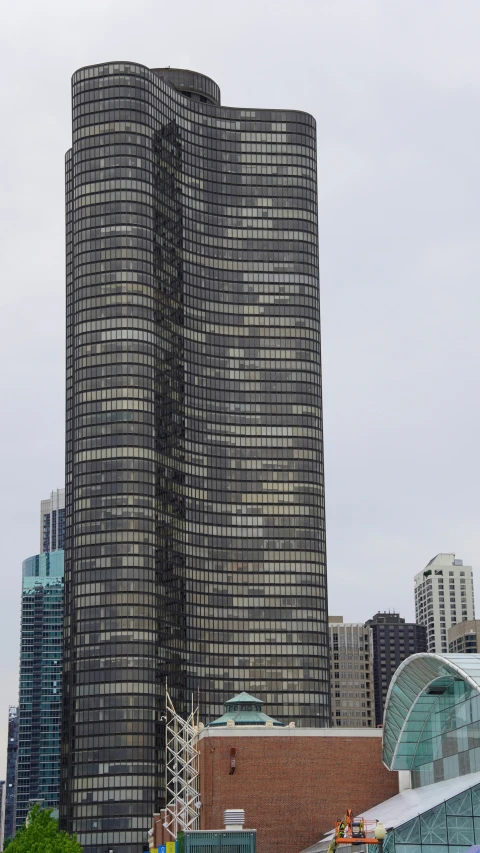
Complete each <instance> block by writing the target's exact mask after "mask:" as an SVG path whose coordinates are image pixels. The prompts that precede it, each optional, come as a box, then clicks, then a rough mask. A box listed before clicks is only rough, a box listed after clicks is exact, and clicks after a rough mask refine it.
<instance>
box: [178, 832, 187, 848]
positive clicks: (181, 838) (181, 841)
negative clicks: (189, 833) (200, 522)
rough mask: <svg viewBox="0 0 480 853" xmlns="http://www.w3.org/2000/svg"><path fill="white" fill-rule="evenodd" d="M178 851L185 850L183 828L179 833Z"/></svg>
mask: <svg viewBox="0 0 480 853" xmlns="http://www.w3.org/2000/svg"><path fill="white" fill-rule="evenodd" d="M177 851H178V853H184V851H185V833H184V832H183V831H182V830H180V832H179V833H178V835H177Z"/></svg>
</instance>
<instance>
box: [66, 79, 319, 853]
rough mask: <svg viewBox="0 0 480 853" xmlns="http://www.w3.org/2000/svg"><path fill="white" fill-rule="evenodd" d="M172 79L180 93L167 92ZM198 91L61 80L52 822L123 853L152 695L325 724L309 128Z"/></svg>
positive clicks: (150, 756) (156, 720)
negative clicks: (246, 700) (62, 349)
mask: <svg viewBox="0 0 480 853" xmlns="http://www.w3.org/2000/svg"><path fill="white" fill-rule="evenodd" d="M174 86H176V87H177V89H179V90H181V91H177V90H176V89H175V88H174ZM219 97H220V93H219V90H218V87H217V86H216V84H214V83H213V81H211V80H209V78H205V77H203V75H198V74H195V73H193V72H185V71H181V70H178V69H156V70H149V69H147V68H145V67H144V66H141V65H136V64H131V63H130V64H129V63H118V64H117V63H111V64H107V65H99V66H94V67H89V68H84V69H81V70H80V71H78V72H77V73H76V74H75V75H74V78H73V145H72V149H71V151H70V152H69V153H68V155H67V184H66V186H67V451H66V453H67V459H66V463H67V464H66V467H67V471H66V477H67V480H66V575H65V584H66V613H65V650H64V661H65V670H64V673H65V677H64V727H63V731H64V736H63V753H62V791H61V820H62V823H63V825H64V826H65V828H67V829H69V830H70V831H75V832H77V834H78V837H79V840H80V842H81V843H82V845H83V846H84V849H85V850H86V851H88V853H103V851H104V849H105V848H106V847H107V846H112V847H114V849H115V853H118V851H120V850H121V851H124V853H127V851H128V853H130V851H132V853H133V851H134V850H135V851H137V850H138V845H139V844H140V843H142V842H143V841H144V839H145V828H146V827H148V825H149V818H150V817H151V814H152V813H153V811H154V810H157V809H158V808H159V807H160V806H161V804H162V786H163V776H162V762H163V751H162V750H163V746H162V744H163V733H162V723H161V719H160V718H161V715H162V713H163V711H162V708H163V692H164V683H165V678H166V677H168V685H169V692H170V694H171V695H172V697H173V698H174V701H175V705H176V707H177V708H179V709H181V708H182V703H187V702H189V701H190V695H191V693H192V692H193V693H194V695H195V696H196V695H197V691H198V692H199V696H200V705H201V714H202V717H203V718H204V719H214V718H215V717H218V716H219V715H220V714H221V712H222V706H223V702H224V701H225V697H226V696H229V695H232V694H233V693H236V692H240V691H241V690H243V689H248V690H251V691H252V693H254V694H260V696H261V698H262V699H264V700H265V701H266V702H267V703H268V707H269V709H270V710H271V712H272V715H273V716H275V717H276V718H279V719H281V720H282V719H283V720H285V721H289V720H295V721H296V723H297V725H329V719H330V714H329V699H328V667H327V660H328V658H327V633H326V568H325V525H324V485H323V439H322V408H321V407H322V403H321V367H320V315H319V282H318V235H317V181H316V131H315V122H314V120H313V118H312V117H311V116H309V115H307V114H305V113H301V112H293V111H290V112H289V111H272V110H250V109H241V110H240V109H233V108H226V107H221V106H219Z"/></svg>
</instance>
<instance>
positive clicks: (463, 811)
mask: <svg viewBox="0 0 480 853" xmlns="http://www.w3.org/2000/svg"><path fill="white" fill-rule="evenodd" d="M479 815H480V785H475V786H473V787H472V788H469V789H467V790H466V791H462V793H461V794H457V795H456V796H455V797H450V798H449V799H447V800H445V802H443V803H440V805H438V806H435V808H433V809H429V810H428V811H425V812H422V813H421V814H419V815H418V816H417V817H415V818H413V820H409V821H407V822H406V823H404V824H401V825H400V826H397V827H395V829H394V830H392V831H391V832H389V833H388V834H387V837H386V839H385V843H384V846H383V849H384V851H385V853H468V851H469V850H470V848H471V847H472V845H473V844H480V817H479Z"/></svg>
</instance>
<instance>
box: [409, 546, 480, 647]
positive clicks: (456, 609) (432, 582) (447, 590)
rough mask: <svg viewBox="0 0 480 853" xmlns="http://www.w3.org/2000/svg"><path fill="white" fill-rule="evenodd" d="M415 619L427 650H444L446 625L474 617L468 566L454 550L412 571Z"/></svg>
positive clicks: (470, 570)
mask: <svg viewBox="0 0 480 853" xmlns="http://www.w3.org/2000/svg"><path fill="white" fill-rule="evenodd" d="M415 619H416V620H417V622H418V624H419V625H425V628H426V629H427V651H429V652H441V653H446V652H448V639H447V632H448V629H449V628H451V627H452V625H456V624H457V623H458V622H463V621H465V620H467V619H468V620H471V619H475V603H474V597H473V573H472V567H471V566H464V565H463V561H462V560H456V559H455V554H437V556H436V557H434V558H433V559H432V560H430V562H429V563H428V564H427V565H426V567H425V568H424V570H423V571H422V572H419V573H418V574H417V575H415Z"/></svg>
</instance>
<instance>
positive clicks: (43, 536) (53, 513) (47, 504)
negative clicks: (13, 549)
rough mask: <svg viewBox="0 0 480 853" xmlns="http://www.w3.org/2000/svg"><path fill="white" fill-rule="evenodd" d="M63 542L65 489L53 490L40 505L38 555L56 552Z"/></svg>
mask: <svg viewBox="0 0 480 853" xmlns="http://www.w3.org/2000/svg"><path fill="white" fill-rule="evenodd" d="M64 541H65V489H55V491H53V492H52V493H51V495H50V497H49V498H47V500H45V501H41V503H40V553H41V554H44V553H45V552H46V551H57V550H58V549H59V548H63V546H64Z"/></svg>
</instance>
